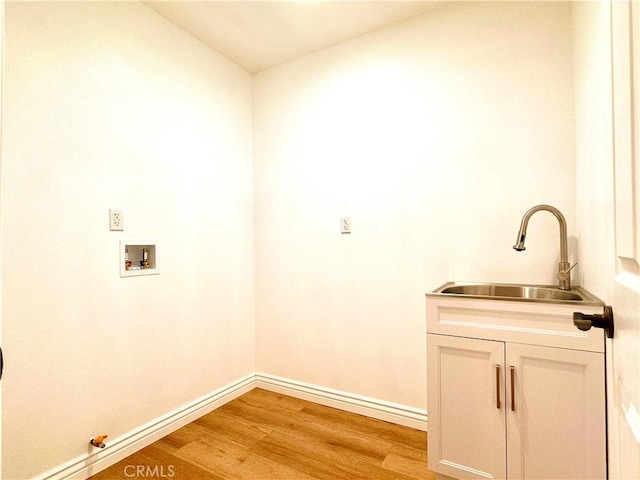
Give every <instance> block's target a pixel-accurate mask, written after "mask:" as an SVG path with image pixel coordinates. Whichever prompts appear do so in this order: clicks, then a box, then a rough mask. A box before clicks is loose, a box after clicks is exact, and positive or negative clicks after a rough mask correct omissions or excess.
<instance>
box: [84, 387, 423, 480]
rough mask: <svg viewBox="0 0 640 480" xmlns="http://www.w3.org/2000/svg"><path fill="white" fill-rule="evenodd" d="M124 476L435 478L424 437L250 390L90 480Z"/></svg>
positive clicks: (177, 479) (198, 479)
mask: <svg viewBox="0 0 640 480" xmlns="http://www.w3.org/2000/svg"><path fill="white" fill-rule="evenodd" d="M137 469H138V470H137ZM142 473H144V475H141V474H142ZM154 474H155V475H154ZM131 478H137V479H140V478H162V479H165V480H166V479H168V478H169V479H173V480H220V479H256V480H275V479H288V480H309V479H327V480H338V479H357V480H361V479H367V480H391V479H394V480H410V479H434V478H435V475H434V474H433V473H432V472H430V471H428V470H427V434H426V433H425V432H421V431H419V430H414V429H411V428H407V427H402V426H399V425H394V424H391V423H387V422H383V421H380V420H375V419H371V418H368V417H364V416H361V415H355V414H352V413H347V412H343V411H341V410H336V409H333V408H329V407H325V406H322V405H318V404H316V403H312V402H307V401H305V400H300V399H296V398H293V397H288V396H285V395H280V394H277V393H273V392H268V391H266V390H261V389H254V390H252V391H250V392H249V393H247V394H245V395H243V396H241V397H239V398H237V399H235V400H233V401H231V402H229V403H227V404H226V405H224V406H222V407H220V408H218V409H216V410H214V411H213V412H211V413H209V414H207V415H205V416H203V417H201V418H199V419H198V420H196V421H195V422H193V423H190V424H189V425H187V426H185V427H183V428H181V429H179V430H176V431H175V432H173V433H171V434H169V435H167V436H166V437H164V438H162V439H160V440H159V441H157V442H155V443H153V444H151V445H149V446H148V447H146V448H144V449H142V450H140V451H139V452H137V453H135V454H134V455H132V456H130V457H128V458H126V459H124V460H123V461H121V462H119V463H117V464H115V465H113V466H112V467H110V468H108V469H107V470H104V471H102V472H100V473H98V474H96V475H94V476H93V477H92V479H93V480H106V479H109V480H111V479H114V480H115V479H127V480H130V479H131Z"/></svg>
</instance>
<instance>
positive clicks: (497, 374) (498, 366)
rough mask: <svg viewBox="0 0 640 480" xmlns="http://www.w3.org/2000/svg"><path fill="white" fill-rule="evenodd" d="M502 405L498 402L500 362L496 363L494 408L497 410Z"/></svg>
mask: <svg viewBox="0 0 640 480" xmlns="http://www.w3.org/2000/svg"><path fill="white" fill-rule="evenodd" d="M501 406H502V404H501V402H500V364H499V363H496V408H498V410H499V409H500V407H501Z"/></svg>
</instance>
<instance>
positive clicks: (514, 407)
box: [511, 365, 516, 412]
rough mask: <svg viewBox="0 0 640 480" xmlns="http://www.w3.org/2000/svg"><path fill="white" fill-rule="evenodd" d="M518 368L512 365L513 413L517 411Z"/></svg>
mask: <svg viewBox="0 0 640 480" xmlns="http://www.w3.org/2000/svg"><path fill="white" fill-rule="evenodd" d="M515 384H516V367H514V366H513V365H511V411H512V412H515V411H516V388H515Z"/></svg>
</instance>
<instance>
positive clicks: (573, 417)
mask: <svg viewBox="0 0 640 480" xmlns="http://www.w3.org/2000/svg"><path fill="white" fill-rule="evenodd" d="M574 311H582V312H583V313H588V314H593V313H602V306H584V305H564V304H546V303H536V302H521V301H499V300H479V299H472V298H451V297H444V296H437V295H434V296H430V295H428V296H427V339H428V341H427V349H428V350H427V352H428V353H427V354H428V357H427V358H428V363H427V375H428V379H427V383H428V418H429V448H428V450H429V469H430V470H432V471H434V472H436V473H437V474H439V476H441V477H442V478H445V479H446V478H447V477H452V478H459V479H462V478H465V479H466V478H472V479H476V478H477V479H491V478H508V479H510V480H511V479H544V480H550V479H563V480H568V479H579V480H584V479H605V478H606V424H605V372H604V335H603V331H602V330H599V329H593V328H592V329H591V330H589V331H587V332H583V331H580V330H578V329H577V328H576V327H575V326H574V325H573V320H572V314H573V312H574Z"/></svg>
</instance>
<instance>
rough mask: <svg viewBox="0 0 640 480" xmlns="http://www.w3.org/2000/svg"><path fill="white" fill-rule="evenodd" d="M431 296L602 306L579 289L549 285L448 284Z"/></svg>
mask: <svg viewBox="0 0 640 480" xmlns="http://www.w3.org/2000/svg"><path fill="white" fill-rule="evenodd" d="M431 294H433V295H459V296H462V297H470V298H493V299H496V300H518V301H527V302H543V303H580V304H582V305H603V304H604V303H603V302H602V301H601V300H600V299H599V298H597V297H595V296H593V295H591V294H590V293H589V292H587V291H586V290H584V289H582V288H580V287H573V288H572V289H571V290H560V289H559V288H557V287H554V286H550V285H521V284H500V283H456V282H449V283H446V284H444V285H442V286H441V287H440V288H438V289H436V290H434V291H433V292H431Z"/></svg>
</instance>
